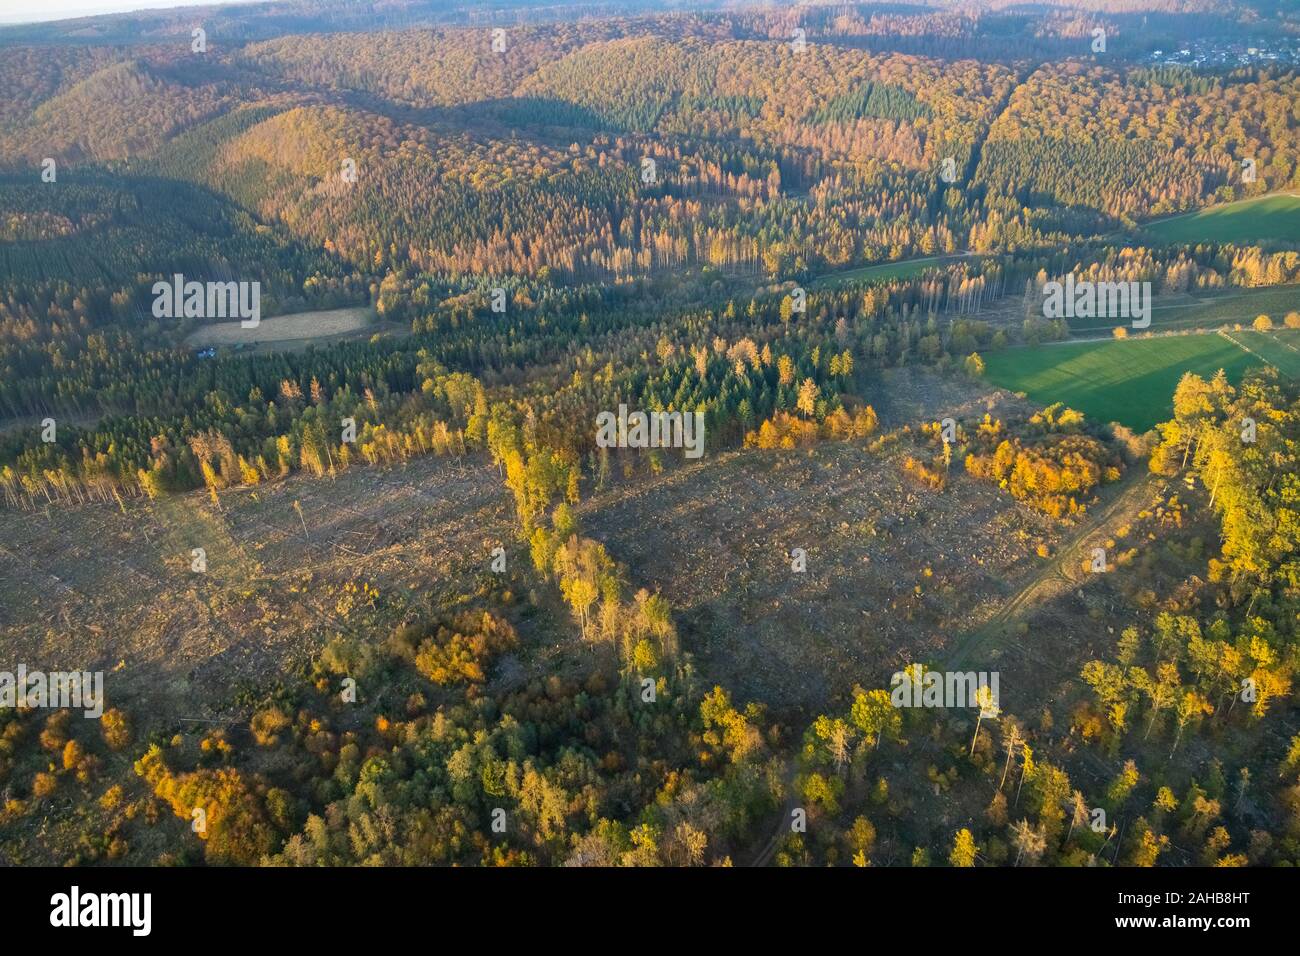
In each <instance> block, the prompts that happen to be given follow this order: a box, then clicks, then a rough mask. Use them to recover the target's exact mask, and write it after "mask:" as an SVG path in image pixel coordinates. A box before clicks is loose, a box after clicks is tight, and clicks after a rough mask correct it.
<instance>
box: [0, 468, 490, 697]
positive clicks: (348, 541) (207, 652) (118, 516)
mask: <svg viewBox="0 0 1300 956" xmlns="http://www.w3.org/2000/svg"><path fill="white" fill-rule="evenodd" d="M294 502H297V503H298V505H299V507H300V508H301V513H302V517H301V518H300V517H299V513H298V510H297V509H295V508H294ZM221 505H222V509H221V510H220V511H218V510H216V509H215V508H214V507H213V506H212V504H211V502H210V501H209V499H208V497H207V496H206V495H204V494H190V495H184V496H175V497H168V498H163V499H160V500H158V501H155V502H147V501H132V502H126V503H125V506H124V509H125V510H124V511H123V510H119V509H118V508H117V507H116V506H115V505H87V506H83V507H78V508H74V507H63V508H56V507H52V508H49V509H48V510H46V511H35V512H12V511H6V512H0V542H3V545H0V632H2V633H3V634H4V642H3V645H2V647H0V653H2V654H3V660H2V661H0V663H3V665H4V669H9V670H12V669H13V667H15V666H16V665H17V664H18V663H24V664H26V665H27V666H28V668H29V669H37V668H40V669H44V670H71V669H86V670H92V671H93V670H103V671H105V672H106V676H105V690H106V696H107V697H108V702H109V705H110V706H112V705H113V704H114V702H115V701H117V702H127V701H131V702H132V709H133V710H134V711H135V712H137V713H141V714H145V713H152V714H154V715H156V716H157V717H158V718H159V719H161V720H166V719H168V718H170V719H176V718H179V717H182V716H184V717H192V718H208V717H213V716H217V715H221V714H223V713H227V712H229V710H230V709H231V708H232V707H233V706H234V705H233V703H232V698H233V697H234V696H235V694H236V693H237V692H238V691H239V690H241V689H245V688H247V689H249V690H257V689H261V688H266V687H269V686H271V685H273V684H274V683H275V681H276V680H277V679H279V678H280V677H281V676H283V675H284V674H285V673H286V671H288V670H291V669H292V668H293V667H294V666H295V665H296V664H298V663H301V662H302V661H304V660H305V659H306V658H307V657H308V656H310V654H311V653H312V652H314V651H315V650H316V649H318V648H319V647H320V646H321V645H322V644H324V643H325V642H326V641H328V640H329V639H330V638H331V637H332V636H334V635H335V634H340V633H354V634H356V635H357V636H359V637H364V638H366V639H367V640H372V641H382V640H383V639H384V638H385V637H386V636H387V634H388V631H389V628H390V627H391V625H392V623H394V620H395V618H396V617H400V616H402V615H403V614H404V613H407V612H409V613H420V612H428V611H435V610H437V609H438V608H439V606H440V605H446V606H451V605H452V604H454V602H455V601H456V600H457V599H458V597H459V595H463V594H466V593H473V591H474V589H475V586H476V585H475V582H476V579H477V578H478V577H479V576H480V575H482V574H484V573H486V571H487V567H488V561H489V560H490V558H489V555H490V552H491V549H492V548H493V547H495V546H497V545H498V544H500V545H503V546H506V547H509V546H510V541H511V527H510V525H511V520H512V518H511V514H512V509H511V507H510V504H509V496H508V494H507V492H506V491H505V489H504V488H503V487H502V485H501V482H500V480H499V479H498V478H497V476H496V474H495V473H494V472H493V471H492V470H491V469H490V468H489V467H488V466H487V464H486V462H485V461H481V460H473V461H470V460H466V461H464V462H460V463H457V462H455V461H453V460H451V459H446V458H434V457H427V458H419V459H413V460H411V461H410V462H408V463H407V464H406V465H405V466H393V467H387V468H360V467H358V468H354V469H352V470H350V471H348V472H345V473H343V474H341V475H339V476H338V477H337V478H336V479H333V480H331V479H329V478H325V479H320V480H311V479H306V478H292V479H289V480H287V481H284V482H281V483H278V484H274V485H267V486H262V487H260V488H258V489H255V490H252V491H238V492H234V491H232V492H229V493H225V494H223V495H222V499H221ZM304 522H305V524H306V529H307V530H306V533H304V529H303V524H304ZM192 548H203V549H204V550H205V552H206V555H207V562H208V570H207V572H206V573H204V574H196V573H193V572H192V571H191V567H190V565H191V549H192ZM349 583H352V584H355V585H357V586H358V587H360V586H361V585H363V584H369V585H370V586H371V587H373V588H375V589H377V590H378V592H379V593H380V595H381V597H382V600H377V601H376V602H375V608H376V609H372V608H370V607H369V606H368V601H367V599H366V597H365V595H364V592H359V593H357V594H353V595H351V596H349V594H348V593H347V590H346V589H347V585H348V584H349ZM380 609H382V610H380Z"/></svg>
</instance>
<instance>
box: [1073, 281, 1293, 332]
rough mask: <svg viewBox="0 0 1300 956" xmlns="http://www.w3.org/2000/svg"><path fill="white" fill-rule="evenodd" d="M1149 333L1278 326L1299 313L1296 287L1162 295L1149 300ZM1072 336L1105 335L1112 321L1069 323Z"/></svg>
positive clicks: (1286, 286)
mask: <svg viewBox="0 0 1300 956" xmlns="http://www.w3.org/2000/svg"><path fill="white" fill-rule="evenodd" d="M1152 298H1153V301H1152V307H1151V328H1152V329H1217V328H1219V327H1220V326H1223V325H1237V324H1241V325H1243V326H1249V325H1250V323H1252V322H1253V321H1255V317H1256V316H1259V315H1267V316H1268V317H1269V318H1271V319H1272V320H1273V324H1274V325H1281V324H1282V320H1283V319H1284V318H1285V317H1286V314H1287V313H1288V312H1300V286H1294V285H1282V286H1269V287H1267V288H1262V289H1236V288H1234V289H1230V290H1228V291H1225V292H1216V293H1213V294H1210V295H1207V294H1205V293H1198V294H1197V295H1195V296H1193V295H1187V294H1185V293H1179V294H1164V293H1161V292H1159V291H1157V292H1156V293H1155V295H1154V296H1153V297H1152ZM1067 321H1068V322H1069V325H1070V331H1071V332H1073V333H1075V334H1080V333H1087V332H1091V333H1093V334H1098V333H1108V332H1110V330H1111V329H1113V328H1114V327H1115V326H1116V325H1121V324H1127V323H1123V322H1120V321H1118V320H1116V319H1069V320H1067Z"/></svg>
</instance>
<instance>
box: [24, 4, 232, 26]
mask: <svg viewBox="0 0 1300 956" xmlns="http://www.w3.org/2000/svg"><path fill="white" fill-rule="evenodd" d="M222 2H232V0H0V23H31V22H34V21H36V20H65V19H67V18H68V17H88V16H93V15H94V14H96V13H123V12H125V11H127V10H144V9H157V8H159V7H195V6H201V5H208V6H212V5H213V4H214V3H222ZM233 2H243V3H248V2H253V0H233Z"/></svg>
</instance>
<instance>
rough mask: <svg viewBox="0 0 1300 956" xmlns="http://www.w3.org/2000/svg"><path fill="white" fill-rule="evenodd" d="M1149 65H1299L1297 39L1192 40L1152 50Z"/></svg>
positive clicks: (1210, 66)
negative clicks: (1176, 47)
mask: <svg viewBox="0 0 1300 956" xmlns="http://www.w3.org/2000/svg"><path fill="white" fill-rule="evenodd" d="M1148 59H1149V60H1150V61H1151V62H1152V63H1162V64H1167V65H1175V64H1176V65H1180V66H1192V67H1204V68H1216V67H1235V66H1265V65H1268V64H1270V63H1279V64H1288V65H1289V64H1300V38H1297V37H1270V38H1265V39H1252V40H1245V41H1242V40H1233V41H1227V40H1210V39H1204V40H1195V41H1193V42H1192V43H1190V44H1188V45H1187V46H1185V47H1181V48H1179V49H1177V50H1152V51H1151V54H1150V56H1149V57H1148Z"/></svg>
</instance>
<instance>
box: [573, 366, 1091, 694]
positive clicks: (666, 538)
mask: <svg viewBox="0 0 1300 956" xmlns="http://www.w3.org/2000/svg"><path fill="white" fill-rule="evenodd" d="M880 390H881V391H882V392H884V393H888V394H890V395H891V396H893V401H892V403H891V404H889V405H886V406H885V407H884V408H883V410H882V411H881V418H882V421H883V422H884V423H885V424H886V425H887V426H894V425H899V424H903V423H910V424H912V425H913V426H915V425H916V424H919V423H920V422H922V421H927V420H933V419H935V418H940V417H943V416H946V415H950V414H951V415H954V416H955V417H959V418H964V417H970V416H974V415H982V414H983V411H984V410H985V409H986V408H992V409H993V410H994V412H995V414H1001V413H1003V412H1005V411H1006V410H1008V408H1009V407H1011V406H1012V405H1014V404H1015V402H1014V399H1010V397H1009V396H1007V395H1006V394H1005V393H998V392H995V391H992V390H988V389H985V388H982V387H981V386H978V385H973V384H971V383H968V382H964V381H960V380H955V379H943V378H941V377H939V376H937V375H935V374H933V373H930V372H926V371H924V370H919V369H912V370H902V371H901V372H898V373H893V374H890V375H888V376H886V377H885V378H884V379H883V380H882V383H881V386H880ZM864 444H865V443H863V442H852V443H849V442H825V443H822V444H819V445H817V446H816V447H814V448H812V449H800V450H788V451H759V450H747V451H728V452H722V453H719V454H716V455H706V456H705V458H704V459H702V460H701V462H700V463H698V464H693V465H689V466H686V467H681V468H676V469H673V470H671V471H668V472H665V473H664V474H662V475H660V476H659V477H658V478H656V479H653V480H647V481H644V482H641V483H639V484H637V485H635V486H631V487H629V488H626V489H623V488H615V489H612V490H609V491H606V492H605V493H603V494H601V495H599V496H596V497H594V498H593V499H591V500H590V501H589V502H588V503H587V504H586V505H584V514H583V522H584V529H585V531H586V533H588V534H591V535H592V536H593V537H595V538H597V539H599V540H601V541H604V542H605V543H606V544H607V546H608V547H609V548H610V550H611V552H612V553H613V554H615V555H617V556H618V558H619V559H620V560H621V561H623V562H625V563H626V564H627V565H628V567H629V570H630V573H631V576H632V578H633V579H634V580H636V581H638V582H640V583H642V584H644V585H647V586H649V587H658V588H660V589H661V590H662V592H663V593H664V595H665V596H666V597H667V598H668V599H669V601H671V602H672V604H673V606H674V608H676V609H677V611H678V622H679V626H680V628H681V633H682V640H683V646H684V648H685V649H686V650H688V651H690V652H691V653H693V654H694V655H695V658H696V661H697V665H698V668H699V671H700V674H701V676H702V678H703V679H704V680H707V681H710V682H718V683H721V684H723V685H724V686H726V687H728V688H730V689H731V690H732V691H733V693H734V694H735V695H736V697H737V698H738V699H740V700H761V701H764V702H767V703H768V704H769V705H771V706H772V707H773V708H774V709H776V710H778V711H781V712H783V713H786V714H789V715H790V716H792V717H793V716H795V715H802V714H807V713H808V712H812V711H816V710H818V709H820V708H823V707H824V706H826V705H828V704H830V703H831V702H832V701H842V699H843V696H844V695H846V694H847V693H848V692H849V691H851V690H852V687H853V685H854V684H855V683H861V684H863V685H864V686H881V685H882V684H883V683H887V681H888V679H889V675H890V674H891V673H892V672H893V671H895V670H897V669H898V668H899V667H900V666H901V665H903V664H906V663H908V662H909V661H922V660H927V661H928V660H937V659H941V658H942V657H943V656H944V655H945V654H947V653H948V652H949V651H950V650H951V649H952V648H953V646H954V645H953V641H954V639H955V637H956V636H957V635H958V634H960V633H962V632H964V631H965V630H966V629H967V628H969V627H970V626H972V625H973V624H975V623H977V622H979V621H981V620H984V619H987V618H988V617H990V616H991V615H992V614H993V613H995V611H996V610H997V608H998V607H999V605H1000V604H1001V603H1002V602H1003V600H1005V598H1006V597H1007V596H1008V595H1010V594H1011V593H1013V592H1014V590H1015V589H1016V586H1017V583H1018V582H1020V581H1021V580H1023V579H1026V578H1028V577H1029V576H1030V575H1032V574H1034V573H1035V571H1036V570H1037V569H1038V568H1039V566H1041V564H1042V563H1043V559H1042V558H1039V557H1038V556H1037V555H1036V548H1037V546H1038V545H1039V544H1045V545H1047V547H1048V548H1049V550H1052V551H1054V550H1055V549H1056V547H1057V545H1058V544H1059V542H1060V541H1061V540H1062V539H1063V537H1064V536H1065V535H1066V534H1068V528H1066V527H1065V526H1063V525H1061V524H1060V523H1057V522H1054V521H1052V520H1050V519H1048V518H1046V517H1045V516H1043V515H1040V514H1038V513H1036V512H1033V511H1031V510H1029V509H1027V508H1023V507H1020V506H1018V505H1016V504H1015V503H1014V502H1013V501H1012V500H1011V499H1010V498H1009V497H1008V496H1007V495H1006V494H1004V493H1003V492H1000V491H999V490H998V489H997V488H995V487H993V486H992V485H989V484H987V483H984V482H980V481H976V480H975V479H973V478H970V477H969V476H966V475H964V474H961V473H960V470H959V468H956V467H955V468H954V471H953V474H952V478H951V480H950V482H949V484H948V487H947V489H946V490H945V491H942V492H934V491H930V490H929V489H926V488H924V487H922V486H920V485H918V484H917V483H916V482H915V481H913V480H912V479H910V478H909V477H907V476H906V475H905V474H904V473H903V471H902V468H901V467H900V463H899V459H900V458H901V457H902V456H903V454H905V452H906V451H907V450H908V448H909V447H910V446H908V445H907V444H906V441H904V442H901V443H900V444H899V445H897V446H893V447H891V448H889V449H888V450H885V451H883V452H879V453H873V452H869V451H868V450H866V448H865V447H863V446H864ZM647 529H654V533H653V534H650V533H648V532H647ZM793 548H803V549H804V550H805V551H806V552H807V568H808V569H807V572H806V573H802V574H800V573H796V572H794V571H793V570H792V568H791V559H790V557H789V552H790V551H791V549H793Z"/></svg>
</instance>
